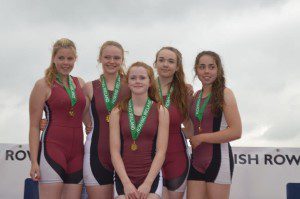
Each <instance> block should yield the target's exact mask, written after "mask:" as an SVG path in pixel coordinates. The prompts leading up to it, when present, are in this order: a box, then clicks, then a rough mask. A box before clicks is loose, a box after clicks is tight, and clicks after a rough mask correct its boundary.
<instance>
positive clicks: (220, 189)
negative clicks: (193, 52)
mask: <svg viewBox="0 0 300 199" xmlns="http://www.w3.org/2000/svg"><path fill="white" fill-rule="evenodd" d="M194 70H195V74H196V76H197V77H198V79H199V80H200V81H201V83H202V89H201V90H199V91H197V92H196V93H195V95H194V98H193V99H192V101H191V103H190V104H191V106H190V109H189V114H190V118H191V121H192V123H193V129H194V130H193V134H194V136H192V137H190V143H191V145H192V148H193V151H192V159H191V167H190V171H189V176H188V188H187V198H189V199H193V198H197V199H199V198H200V199H205V198H208V199H227V198H229V193H230V184H231V180H232V174H233V156H232V151H231V147H230V144H229V142H230V141H233V140H236V139H239V138H240V137H241V133H242V123H241V119H240V114H239V111H238V107H237V103H236V100H235V97H234V94H233V92H232V91H231V90H230V89H229V88H227V87H226V86H225V78H224V71H223V66H222V63H221V59H220V57H219V55H218V54H217V53H215V52H212V51H203V52H201V53H199V54H198V55H197V57H196V60H195V66H194Z"/></svg>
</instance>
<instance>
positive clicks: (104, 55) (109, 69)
mask: <svg viewBox="0 0 300 199" xmlns="http://www.w3.org/2000/svg"><path fill="white" fill-rule="evenodd" d="M99 62H100V63H101V64H102V69H103V73H107V74H116V73H117V72H118V71H119V69H120V67H121V65H122V63H123V52H122V50H121V49H120V48H118V47H116V46H112V45H108V46H106V47H105V48H104V49H103V50H102V52H101V53H100V57H99Z"/></svg>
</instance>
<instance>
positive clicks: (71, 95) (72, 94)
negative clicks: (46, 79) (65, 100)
mask: <svg viewBox="0 0 300 199" xmlns="http://www.w3.org/2000/svg"><path fill="white" fill-rule="evenodd" d="M56 80H57V81H58V82H59V83H60V84H61V85H62V86H63V87H64V89H65V90H66V91H67V93H68V96H69V98H70V100H71V106H72V107H73V106H75V104H76V102H77V99H76V88H75V85H74V83H73V81H72V77H71V75H69V76H68V83H69V87H67V86H65V85H64V84H63V82H62V79H61V74H57V75H56Z"/></svg>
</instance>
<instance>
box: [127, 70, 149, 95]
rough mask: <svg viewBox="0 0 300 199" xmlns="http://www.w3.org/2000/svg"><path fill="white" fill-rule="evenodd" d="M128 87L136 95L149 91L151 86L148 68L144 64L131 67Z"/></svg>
mask: <svg viewBox="0 0 300 199" xmlns="http://www.w3.org/2000/svg"><path fill="white" fill-rule="evenodd" d="M128 87H129V89H130V90H131V92H132V93H133V94H136V95H142V94H145V93H147V92H148V89H149V87H150V77H149V75H148V72H147V69H146V68H144V67H142V66H133V67H131V68H130V70H129V71H128Z"/></svg>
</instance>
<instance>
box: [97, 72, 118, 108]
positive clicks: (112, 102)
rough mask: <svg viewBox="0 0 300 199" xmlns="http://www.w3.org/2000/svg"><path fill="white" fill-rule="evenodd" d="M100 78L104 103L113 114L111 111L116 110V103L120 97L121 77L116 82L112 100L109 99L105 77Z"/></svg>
mask: <svg viewBox="0 0 300 199" xmlns="http://www.w3.org/2000/svg"><path fill="white" fill-rule="evenodd" d="M100 78H101V86H102V91H103V97H104V102H105V105H106V108H107V110H108V112H111V110H112V109H113V108H114V106H115V103H116V101H117V99H118V95H119V91H120V87H121V77H120V75H119V74H118V76H117V79H116V82H115V86H114V93H113V96H112V99H110V98H109V93H108V89H107V84H106V80H105V77H104V75H101V76H100Z"/></svg>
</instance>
